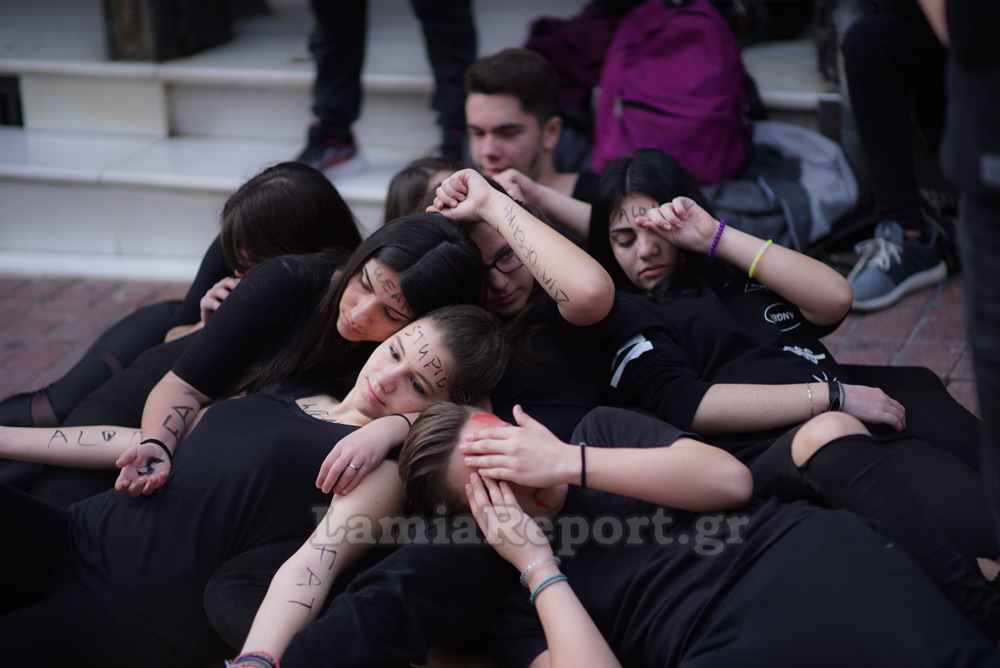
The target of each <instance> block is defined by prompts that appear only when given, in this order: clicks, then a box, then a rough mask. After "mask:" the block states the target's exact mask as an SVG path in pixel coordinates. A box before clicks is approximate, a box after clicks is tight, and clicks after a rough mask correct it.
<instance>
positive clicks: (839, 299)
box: [802, 280, 854, 327]
mask: <svg viewBox="0 0 1000 668" xmlns="http://www.w3.org/2000/svg"><path fill="white" fill-rule="evenodd" d="M853 305H854V288H852V287H851V284H850V283H848V282H847V281H846V280H840V281H837V282H836V283H835V284H834V285H832V286H828V287H827V288H825V289H824V290H823V300H822V304H821V305H820V306H818V307H817V308H814V309H802V315H803V316H805V317H806V319H807V320H808V321H809V322H811V323H813V324H814V325H819V326H820V327H825V326H827V325H832V324H834V323H837V322H840V321H841V320H843V319H844V318H845V317H846V316H847V314H848V313H849V312H850V310H851V307H852V306H853Z"/></svg>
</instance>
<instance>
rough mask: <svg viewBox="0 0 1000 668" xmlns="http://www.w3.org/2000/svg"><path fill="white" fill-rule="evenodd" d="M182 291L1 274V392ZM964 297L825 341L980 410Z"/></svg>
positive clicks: (36, 380) (850, 327)
mask: <svg viewBox="0 0 1000 668" xmlns="http://www.w3.org/2000/svg"><path fill="white" fill-rule="evenodd" d="M184 290H185V285H183V284H179V283H143V282H123V281H114V280H91V279H87V280H81V279H74V278H30V277H16V276H0V397H6V396H8V395H10V394H13V393H15V392H23V391H26V390H31V389H35V388H37V387H41V386H44V385H45V384H47V383H49V382H51V381H53V380H55V379H56V378H58V377H60V376H61V375H62V374H63V373H65V372H66V371H67V370H68V369H69V368H71V367H72V366H73V364H74V363H75V362H76V360H77V359H79V357H80V355H81V354H82V353H83V352H84V351H85V350H86V349H87V347H88V346H89V345H90V344H91V342H93V340H94V339H95V338H96V337H97V335H98V334H100V332H101V331H103V330H104V329H105V328H106V327H107V325H108V324H109V323H112V322H114V321H115V320H116V319H117V318H119V317H121V316H123V315H125V314H127V313H128V312H130V311H131V310H132V309H134V308H136V307H138V306H142V305H144V304H150V303H152V302H156V301H160V300H164V299H177V298H180V297H181V296H183V294H184ZM962 298H963V287H962V279H961V277H956V278H953V279H951V280H950V281H949V282H947V283H945V284H943V285H940V286H937V287H935V288H928V289H925V290H922V291H920V292H917V293H914V294H912V295H909V296H908V297H906V298H905V299H903V300H902V301H901V302H900V303H899V304H897V305H895V306H893V307H892V308H890V309H887V310H885V311H880V312H877V313H870V314H865V315H861V314H851V315H849V316H848V317H847V319H846V320H845V321H844V323H843V325H841V326H840V328H839V329H837V331H836V332H834V333H833V334H831V335H830V336H829V337H827V339H826V344H827V346H828V347H829V348H830V350H831V352H833V353H834V354H835V355H836V356H837V359H838V360H839V361H841V362H843V363H852V364H890V365H896V366H905V365H915V364H917V365H923V366H926V367H929V368H930V369H932V370H933V371H935V372H936V373H937V374H938V375H939V376H941V378H942V379H943V380H944V382H945V385H946V386H947V387H948V391H949V392H951V394H952V396H954V397H955V398H956V399H958V401H960V402H961V403H962V404H963V405H965V406H966V407H968V408H969V410H971V411H972V412H974V413H976V414H977V415H978V414H979V409H978V402H977V401H976V397H975V384H974V381H973V377H972V366H971V364H970V360H969V344H968V337H967V336H966V333H965V318H964V312H963V307H962Z"/></svg>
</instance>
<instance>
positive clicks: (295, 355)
mask: <svg viewBox="0 0 1000 668" xmlns="http://www.w3.org/2000/svg"><path fill="white" fill-rule="evenodd" d="M400 222H401V224H400V225H390V226H386V227H384V228H381V229H379V230H377V231H376V232H375V233H374V234H373V235H372V236H370V237H369V238H368V239H366V240H365V241H364V242H363V243H362V244H361V246H360V247H359V248H358V250H357V251H355V252H354V253H353V254H352V255H351V257H350V258H348V259H347V260H346V261H342V260H341V256H340V255H339V254H338V253H336V252H334V251H328V252H326V253H320V254H314V255H297V256H283V257H280V258H275V259H273V260H270V261H268V262H265V263H264V264H262V265H259V266H258V267H256V268H255V269H254V270H253V271H251V272H250V273H248V274H247V276H246V277H244V278H243V279H242V281H241V282H240V284H239V285H238V286H237V287H236V288H235V289H234V290H233V292H232V294H231V295H230V296H229V297H227V298H226V300H225V301H224V302H223V303H222V305H221V307H220V308H219V310H218V312H217V313H216V314H215V315H213V316H212V318H211V319H210V320H209V321H208V322H207V324H206V326H205V328H204V329H203V330H202V331H201V332H199V333H197V334H196V335H195V336H193V337H185V339H191V341H188V342H183V340H181V341H175V342H172V343H167V344H163V346H157V347H156V348H154V349H153V350H151V351H149V352H147V353H146V354H145V355H144V356H143V358H141V359H140V360H138V361H137V362H136V364H135V365H133V366H135V367H137V369H136V373H135V374H133V375H131V376H125V375H123V376H119V377H118V378H116V379H115V380H114V381H111V383H110V384H113V385H114V387H113V388H111V389H109V393H111V394H112V399H113V400H114V401H113V402H109V404H110V405H109V406H108V407H107V408H105V409H104V410H99V411H94V412H93V414H92V416H91V417H92V418H93V419H90V420H87V421H82V424H85V425H95V424H116V425H122V426H127V427H136V426H140V425H141V426H142V435H143V439H141V440H144V441H147V442H145V443H140V444H138V445H136V444H130V445H132V446H133V447H130V448H128V449H127V451H125V450H123V451H122V452H119V453H118V454H119V455H120V458H119V457H117V456H116V457H115V458H113V459H112V460H109V461H105V460H101V463H100V464H98V463H95V464H92V465H91V466H92V467H93V468H98V469H109V468H112V469H113V468H114V467H115V464H116V463H117V464H118V466H119V468H121V469H122V471H121V472H120V473H119V474H118V477H117V480H116V479H114V478H111V479H110V480H109V479H108V477H109V476H108V474H107V472H106V471H104V470H97V471H81V470H76V469H67V468H62V467H60V468H55V467H47V468H46V469H45V475H44V476H42V478H41V479H40V481H39V482H38V483H36V485H35V487H34V488H33V489H32V491H33V493H34V494H35V495H37V496H40V497H41V498H44V499H46V500H48V501H51V502H55V503H58V504H59V505H69V504H70V503H72V502H74V501H77V500H79V499H81V498H85V497H87V496H90V495H92V494H96V493H98V492H100V491H103V490H104V489H107V488H108V487H109V486H111V485H115V486H117V487H118V489H120V490H122V491H125V490H128V491H130V492H131V493H133V495H137V494H140V493H143V492H145V493H147V494H148V493H151V492H152V491H153V490H154V489H156V487H158V486H159V485H161V484H162V483H163V481H164V480H165V479H166V476H167V475H168V473H169V469H170V462H169V458H167V457H166V456H165V453H164V449H168V450H169V451H170V452H173V449H174V448H175V447H176V444H177V443H178V440H179V438H180V437H181V436H182V435H183V433H184V432H185V430H186V429H187V428H188V427H189V426H190V424H191V421H192V420H193V418H194V417H195V415H196V414H197V412H198V410H199V409H200V408H201V407H203V406H205V405H207V404H208V403H209V402H210V401H212V400H216V399H219V398H223V397H227V396H234V395H236V394H240V393H245V392H252V391H255V390H257V389H260V388H261V387H264V386H266V385H268V384H270V383H273V382H275V381H278V380H281V379H282V378H286V377H288V376H291V375H295V374H299V373H303V372H306V371H323V372H325V373H327V374H329V375H330V376H331V377H333V378H337V377H345V378H350V377H351V375H352V374H353V373H355V372H356V371H357V368H358V367H359V366H360V364H361V362H362V361H363V360H364V357H365V355H366V354H367V353H368V352H369V351H370V350H371V347H372V346H371V345H366V343H365V342H378V341H383V340H385V338H386V337H388V336H389V335H391V334H392V333H394V332H396V331H397V330H398V329H399V328H400V327H402V326H403V325H405V324H406V323H408V322H410V321H411V320H412V319H413V318H414V317H417V316H419V315H420V314H423V313H426V312H428V311H430V310H433V309H434V308H437V307H440V306H444V305H448V304H455V303H475V302H476V301H477V300H478V297H479V286H480V285H481V284H482V274H483V269H482V260H481V259H480V255H479V252H478V250H477V249H476V247H475V245H474V244H472V242H470V241H469V239H468V238H467V237H466V236H465V234H464V233H463V232H462V231H461V230H458V229H456V228H455V226H454V225H452V224H451V223H449V222H448V221H446V220H445V219H444V218H443V217H441V216H440V215H437V214H416V215H414V216H412V217H409V218H404V219H401V221H400ZM182 342H183V345H184V348H183V351H182V353H181V354H180V356H179V359H176V360H174V362H175V363H173V364H172V365H168V366H167V369H168V371H159V375H158V376H156V375H154V374H153V373H150V371H149V370H150V369H151V368H152V369H155V370H159V369H160V368H162V367H161V366H160V365H161V364H162V362H163V359H164V358H165V359H166V360H167V361H171V359H172V358H171V353H173V350H172V347H173V346H177V345H180V344H181V343H182ZM146 362H148V364H146ZM171 367H172V368H171ZM140 369H141V370H142V371H143V372H144V373H142V374H141V375H140V374H139V373H138V370H140ZM164 374H165V375H164ZM134 380H138V382H136V383H131V381H134ZM157 381H158V382H157ZM150 388H151V389H150ZM111 390H113V393H112V392H111ZM116 418H122V419H116ZM47 432H48V433H52V432H51V430H47ZM59 433H63V432H59ZM401 439H402V436H400V437H399V440H401ZM358 441H360V439H348V440H347V442H346V443H345V444H343V447H341V448H338V449H336V450H335V451H333V452H331V455H330V460H329V461H328V462H327V464H326V465H325V468H324V471H323V476H324V479H325V477H326V474H327V473H331V474H332V475H333V478H331V479H330V484H328V485H326V489H327V491H329V489H330V488H331V487H332V481H333V480H336V479H337V478H338V477H340V482H339V485H338V486H337V488H336V491H337V492H341V493H342V492H343V491H345V490H346V489H347V488H348V485H353V484H356V482H360V480H361V479H362V477H363V476H364V474H365V473H367V470H369V469H370V467H371V466H374V465H376V464H377V463H378V462H380V461H381V459H382V458H384V456H385V452H387V451H388V445H387V446H386V447H385V448H384V450H383V451H378V449H365V448H362V444H361V443H359V442H358ZM397 442H398V441H397ZM160 444H163V445H162V446H161V445H160ZM362 451H363V452H362ZM3 454H4V453H3V452H0V455H3ZM351 456H354V457H356V458H359V459H364V460H365V462H364V463H366V465H367V467H366V466H361V465H360V464H355V465H356V466H357V467H358V468H357V470H356V469H350V470H348V471H347V472H346V474H344V475H342V476H341V475H340V474H341V473H343V472H344V469H345V468H346V467H347V464H348V463H350V462H351V461H352V460H351V458H350V457H351ZM22 458H23V457H22ZM140 470H141V471H142V472H143V474H141V475H140V473H139V471H140ZM359 471H361V472H360V473H359Z"/></svg>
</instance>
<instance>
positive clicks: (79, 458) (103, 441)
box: [0, 425, 140, 470]
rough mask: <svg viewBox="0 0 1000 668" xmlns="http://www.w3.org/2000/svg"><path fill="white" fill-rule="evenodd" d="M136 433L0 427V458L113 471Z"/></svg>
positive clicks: (135, 440)
mask: <svg viewBox="0 0 1000 668" xmlns="http://www.w3.org/2000/svg"><path fill="white" fill-rule="evenodd" d="M139 434H140V432H139V430H138V429H134V428H131V429H130V428H127V427H114V426H103V425H102V426H87V427H54V428H50V427H0V457H3V458H6V459H16V460H20V461H25V462H37V463H40V464H53V465H55V466H68V467H74V468H87V469H111V470H113V469H114V468H115V461H116V460H117V459H118V457H119V456H120V455H121V454H122V453H123V452H125V451H126V450H127V449H129V448H130V447H132V446H133V445H136V444H137V443H139V440H140V438H139Z"/></svg>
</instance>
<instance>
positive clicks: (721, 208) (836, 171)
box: [702, 121, 858, 252]
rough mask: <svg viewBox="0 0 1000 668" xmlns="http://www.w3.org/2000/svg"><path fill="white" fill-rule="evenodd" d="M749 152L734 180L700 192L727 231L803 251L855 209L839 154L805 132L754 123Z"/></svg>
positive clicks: (848, 172)
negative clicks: (752, 149)
mask: <svg viewBox="0 0 1000 668" xmlns="http://www.w3.org/2000/svg"><path fill="white" fill-rule="evenodd" d="M753 144H754V151H753V155H752V157H751V159H750V161H749V162H748V163H747V166H746V167H745V168H744V169H743V171H741V172H740V174H739V176H738V177H737V178H734V179H730V180H727V181H723V182H721V183H719V184H716V185H711V186H702V191H703V192H704V193H705V195H706V196H708V198H709V200H710V201H711V202H712V205H713V207H714V208H715V213H716V216H717V217H719V218H725V219H726V224H727V225H732V226H733V227H735V228H737V229H739V230H743V231H745V232H748V233H750V234H753V235H755V236H758V237H761V238H762V239H772V240H773V241H774V242H775V243H778V244H781V245H782V246H787V247H788V248H793V249H795V250H797V251H800V252H801V251H805V250H806V249H807V248H808V247H809V246H810V245H811V244H812V243H813V242H815V241H816V240H818V239H820V238H822V237H824V236H825V235H827V234H828V233H829V232H830V230H831V229H832V228H833V225H834V223H836V222H837V221H838V220H839V219H840V218H842V217H844V216H847V215H849V214H852V213H854V211H855V209H856V208H857V205H858V182H857V179H856V178H855V176H854V172H853V170H852V169H851V166H850V165H849V164H848V162H847V158H846V157H845V155H844V151H843V149H842V148H841V147H840V145H838V144H837V143H836V142H834V141H833V140H831V139H829V138H827V137H824V136H823V135H821V134H820V133H818V132H815V131H813V130H810V129H808V128H805V127H802V126H799V125H793V124H791V123H785V122H782V121H756V122H754V123H753Z"/></svg>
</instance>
